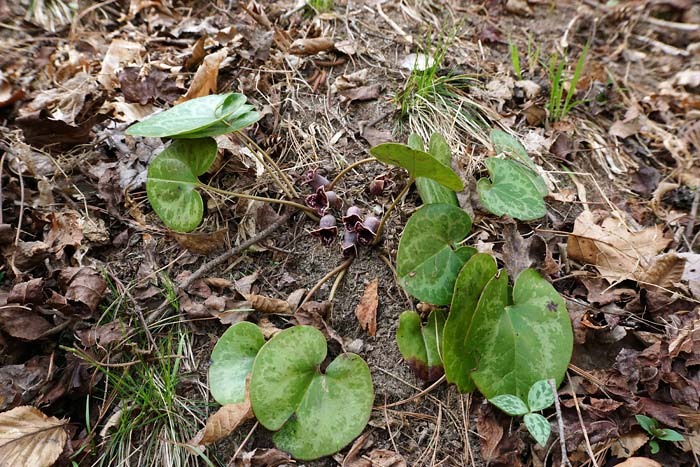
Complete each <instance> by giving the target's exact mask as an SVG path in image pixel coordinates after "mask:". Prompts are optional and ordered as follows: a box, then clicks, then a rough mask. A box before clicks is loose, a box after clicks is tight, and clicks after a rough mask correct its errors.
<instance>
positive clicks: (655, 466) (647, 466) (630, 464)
mask: <svg viewBox="0 0 700 467" xmlns="http://www.w3.org/2000/svg"><path fill="white" fill-rule="evenodd" d="M613 467H662V465H661V464H659V463H658V462H656V461H655V460H652V459H649V458H648V457H630V458H629V459H627V460H626V461H624V462H620V463H619V464H615V465H614V466H613Z"/></svg>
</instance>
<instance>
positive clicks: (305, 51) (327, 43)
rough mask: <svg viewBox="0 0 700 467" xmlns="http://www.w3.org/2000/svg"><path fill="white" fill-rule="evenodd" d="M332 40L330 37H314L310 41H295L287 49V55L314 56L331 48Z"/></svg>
mask: <svg viewBox="0 0 700 467" xmlns="http://www.w3.org/2000/svg"><path fill="white" fill-rule="evenodd" d="M333 45H334V43H333V39H331V38H330V37H314V38H311V39H297V40H295V41H294V42H292V45H291V46H290V47H289V53H292V54H294V55H314V54H317V53H319V52H323V51H325V50H330V49H332V48H333Z"/></svg>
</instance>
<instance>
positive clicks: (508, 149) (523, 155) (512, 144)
mask: <svg viewBox="0 0 700 467" xmlns="http://www.w3.org/2000/svg"><path fill="white" fill-rule="evenodd" d="M490 136H491V144H493V150H494V151H495V152H496V154H505V155H506V156H510V157H512V158H513V159H515V160H517V161H520V162H521V163H523V164H525V165H526V166H527V167H528V168H529V169H530V170H533V171H534V172H537V165H535V163H534V162H533V161H532V159H530V156H529V155H528V154H527V150H526V149H525V146H523V145H522V143H521V142H520V141H518V140H517V139H516V138H515V137H514V136H513V135H511V134H509V133H506V132H505V131H503V130H497V129H493V130H491V135H490ZM545 194H546V193H545Z"/></svg>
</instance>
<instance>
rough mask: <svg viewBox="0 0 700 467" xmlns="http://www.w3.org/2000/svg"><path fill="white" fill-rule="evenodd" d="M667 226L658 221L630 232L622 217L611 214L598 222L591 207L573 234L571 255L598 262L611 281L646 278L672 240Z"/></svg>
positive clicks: (579, 218) (593, 262)
mask: <svg viewBox="0 0 700 467" xmlns="http://www.w3.org/2000/svg"><path fill="white" fill-rule="evenodd" d="M663 230H664V228H663V226H661V225H655V226H653V227H648V228H646V229H643V230H641V231H639V232H630V231H629V230H627V228H626V227H625V225H624V224H623V223H622V222H621V221H620V220H619V219H615V218H613V217H608V218H606V219H604V220H603V221H602V222H601V223H600V224H598V223H596V221H595V216H594V214H593V213H592V212H591V211H584V212H582V213H581V214H580V215H579V216H578V218H576V222H575V223H574V231H573V232H572V233H571V234H570V235H569V240H568V242H567V250H568V254H569V258H571V259H574V260H577V261H581V262H584V263H586V264H591V265H593V266H595V267H596V269H598V272H600V275H601V276H602V277H604V278H605V279H607V280H608V281H610V282H618V281H621V280H625V279H634V280H643V278H644V275H645V271H646V270H647V269H648V268H649V267H650V266H651V265H652V263H653V260H654V257H655V256H656V255H657V254H658V253H659V252H660V251H662V250H663V249H664V248H666V247H667V246H668V244H669V243H670V242H671V239H670V238H666V237H664V235H663Z"/></svg>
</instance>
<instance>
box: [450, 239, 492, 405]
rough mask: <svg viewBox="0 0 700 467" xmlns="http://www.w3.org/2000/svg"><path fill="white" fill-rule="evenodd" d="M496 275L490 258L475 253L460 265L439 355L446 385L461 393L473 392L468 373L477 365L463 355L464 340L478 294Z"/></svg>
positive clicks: (465, 352) (474, 357) (472, 359)
mask: <svg viewBox="0 0 700 467" xmlns="http://www.w3.org/2000/svg"><path fill="white" fill-rule="evenodd" d="M497 272H498V266H496V260H494V259H493V257H492V256H491V255H487V254H485V253H477V254H475V255H474V256H472V257H471V258H470V259H469V261H467V264H465V265H464V267H463V268H462V270H461V271H459V275H458V276H457V280H456V282H455V286H454V295H453V296H452V305H451V306H450V314H449V316H448V317H447V322H446V323H445V330H444V339H443V345H442V349H443V350H442V355H443V361H444V365H445V375H446V376H447V381H449V382H450V383H453V384H456V385H457V389H458V390H459V391H460V392H462V393H467V392H471V391H473V390H474V383H473V382H472V380H471V376H470V373H471V371H473V370H474V369H475V368H476V367H477V366H478V365H477V358H476V354H474V353H469V352H468V351H467V337H468V336H469V328H470V326H471V324H472V317H473V316H474V311H475V310H476V306H477V303H478V302H479V297H480V296H481V292H482V291H483V290H484V287H486V283H487V282H488V281H489V280H491V278H492V277H494V276H495V275H496V273H497Z"/></svg>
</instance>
